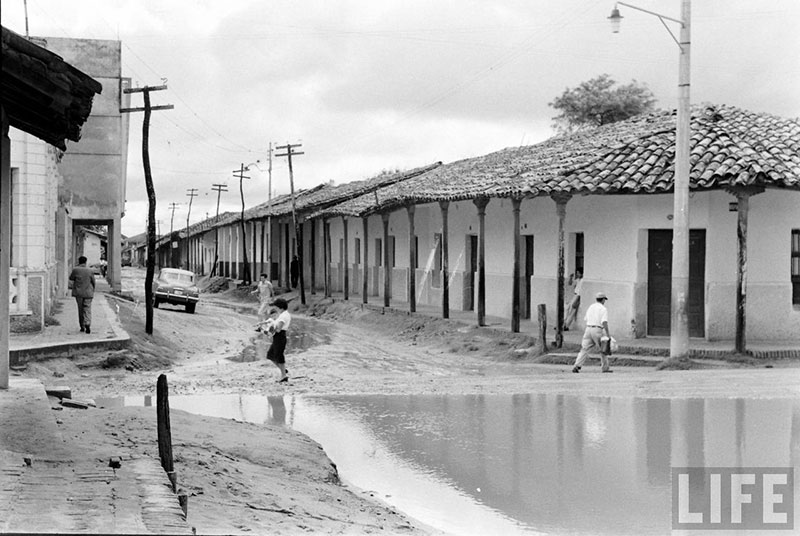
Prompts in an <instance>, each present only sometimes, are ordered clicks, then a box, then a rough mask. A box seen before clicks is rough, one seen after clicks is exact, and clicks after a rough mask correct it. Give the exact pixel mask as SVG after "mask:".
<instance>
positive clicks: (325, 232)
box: [322, 218, 331, 298]
mask: <svg viewBox="0 0 800 536" xmlns="http://www.w3.org/2000/svg"><path fill="white" fill-rule="evenodd" d="M329 225H330V224H329V223H328V220H327V219H325V218H323V219H322V277H323V279H324V280H325V297H326V298H330V297H331V267H330V262H328V259H330V256H331V252H330V243H331V240H330V238H331V231H330V227H329Z"/></svg>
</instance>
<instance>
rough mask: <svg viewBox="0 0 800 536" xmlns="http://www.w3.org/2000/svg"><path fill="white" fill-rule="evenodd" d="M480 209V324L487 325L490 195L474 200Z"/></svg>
mask: <svg viewBox="0 0 800 536" xmlns="http://www.w3.org/2000/svg"><path fill="white" fill-rule="evenodd" d="M472 202H473V203H474V204H475V206H476V207H477V209H478V307H477V309H478V325H479V326H485V325H486V205H488V204H489V198H488V197H478V198H475V199H473V200H472Z"/></svg>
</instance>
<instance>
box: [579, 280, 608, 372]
mask: <svg viewBox="0 0 800 536" xmlns="http://www.w3.org/2000/svg"><path fill="white" fill-rule="evenodd" d="M606 300H608V296H606V294H605V292H598V293H597V295H596V296H595V303H593V304H592V305H590V306H589V308H588V309H586V316H585V317H584V320H585V321H586V330H585V331H584V332H583V340H582V341H581V351H580V352H578V358H577V359H575V366H574V367H572V372H575V373H578V372H580V371H581V367H582V366H583V363H584V361H586V358H587V357H588V355H589V350H591V349H592V348H597V350H599V351H600V364H601V368H600V370H601V372H613V371H612V370H611V368H610V367H609V363H608V356H607V355H606V354H605V353H603V350H602V348H603V347H602V345H601V341H600V339H601V338H602V337H603V334H605V336H606V337H608V338H609V339H611V332H609V331H608V309H606V306H605V303H606Z"/></svg>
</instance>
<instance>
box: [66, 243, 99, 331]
mask: <svg viewBox="0 0 800 536" xmlns="http://www.w3.org/2000/svg"><path fill="white" fill-rule="evenodd" d="M69 280H70V285H72V295H73V296H74V297H75V301H77V302H78V323H79V324H80V326H81V331H82V332H85V333H91V332H92V299H93V298H94V272H93V271H92V269H91V268H87V267H86V257H84V256H82V255H81V256H80V257H78V265H77V266H76V267H74V268H73V269H72V272H71V273H70V274H69Z"/></svg>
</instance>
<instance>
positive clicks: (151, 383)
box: [26, 270, 800, 534]
mask: <svg viewBox="0 0 800 536" xmlns="http://www.w3.org/2000/svg"><path fill="white" fill-rule="evenodd" d="M143 277H144V272H143V271H141V270H127V271H126V272H125V279H124V288H127V289H128V290H130V291H133V293H134V297H135V298H137V299H138V300H139V303H136V302H128V301H125V300H115V301H116V304H117V305H119V315H120V319H121V321H122V323H123V325H124V327H125V329H126V330H127V331H128V333H129V334H130V335H131V338H132V341H133V348H132V349H131V350H130V351H123V352H114V353H108V354H99V355H89V356H83V357H82V358H77V359H71V360H67V359H54V360H50V361H46V362H43V363H37V364H34V365H32V366H31V367H30V368H29V370H28V371H27V372H26V375H29V376H34V377H39V378H45V379H47V378H48V377H51V376H52V375H53V374H54V373H55V374H57V375H62V374H63V378H62V379H60V380H59V383H65V384H68V385H70V386H71V387H72V389H73V392H74V393H75V394H74V396H75V397H84V398H85V397H90V398H95V397H119V396H123V395H142V394H154V392H155V384H156V379H157V377H158V375H159V374H161V373H165V374H166V375H167V377H168V381H169V390H170V393H171V394H192V393H254V394H262V395H324V394H359V393H383V394H390V393H397V394H411V393H417V394H422V393H450V394H460V393H486V394H489V393H505V394H508V393H531V392H537V393H556V392H559V393H569V394H583V395H606V396H648V397H703V396H714V397H720V396H721V397H731V396H744V397H797V396H800V368H798V367H797V366H796V363H775V364H773V366H775V367H776V368H769V369H768V368H763V365H762V366H760V367H743V368H732V369H719V368H717V369H711V370H687V371H661V372H657V371H655V370H654V369H653V368H651V367H635V368H634V367H616V368H615V374H613V375H611V374H602V375H601V374H599V370H598V368H597V367H592V366H589V367H585V368H584V372H583V373H581V374H579V375H578V374H571V373H570V366H569V365H546V364H540V363H538V362H537V360H536V359H534V358H532V357H531V354H530V353H529V352H528V351H527V348H528V346H529V345H530V340H528V339H527V338H525V337H524V336H519V335H514V334H510V333H504V332H499V331H494V330H490V329H485V328H476V327H474V326H466V325H462V324H458V323H455V322H449V321H443V320H440V319H432V318H424V317H420V316H408V315H404V314H385V315H383V314H379V313H375V312H374V311H365V310H362V309H361V308H360V307H359V306H358V305H357V304H341V303H331V302H330V301H324V300H323V301H318V302H315V303H314V304H313V305H312V306H310V307H308V308H301V310H300V311H298V310H297V307H296V301H295V303H294V304H293V307H292V308H291V309H292V310H293V314H294V320H293V323H292V329H291V336H290V339H289V344H288V349H287V367H288V369H289V375H290V378H291V380H290V381H289V383H288V384H280V383H277V382H276V380H277V378H278V373H277V369H276V368H275V367H274V366H273V365H272V364H270V363H268V362H266V361H265V359H264V356H265V353H266V345H267V344H268V341H267V340H266V339H265V337H264V336H262V335H259V334H257V333H256V332H255V331H254V329H253V325H254V321H255V311H256V305H257V304H256V301H255V297H254V296H250V295H249V293H248V292H247V290H231V291H227V292H221V293H217V294H208V293H206V294H203V295H202V299H201V303H200V305H199V306H198V307H197V312H196V314H187V313H186V312H185V311H184V310H183V309H182V308H173V307H170V306H162V307H161V308H160V309H157V310H155V311H154V314H155V317H154V326H155V330H156V332H155V333H154V334H153V335H152V336H150V335H146V334H145V333H144V307H143V305H142V304H141V300H142V299H143V292H142V291H140V290H139V289H141V288H143V285H142V283H143ZM290 297H291V296H290ZM173 414H174V415H173V423H172V429H173V442H174V444H175V447H174V451H175V453H176V465H177V466H178V467H179V472H180V473H181V475H182V476H181V482H182V485H183V486H184V488H185V489H187V490H188V491H189V492H190V494H191V497H190V500H191V503H192V506H191V507H190V508H191V514H190V520H191V522H192V524H194V525H195V526H197V527H198V531H199V532H200V533H206V534H208V533H248V532H250V531H253V532H255V533H263V532H271V533H281V534H294V533H298V534H299V533H308V532H311V533H320V532H324V533H338V534H364V533H378V532H388V533H391V534H396V533H408V534H415V533H424V532H430V531H428V530H427V529H426V528H425V527H422V526H420V525H419V524H418V523H416V522H414V521H413V520H409V519H406V518H405V517H404V516H403V515H401V514H399V513H397V512H395V511H394V510H392V509H391V508H390V507H386V506H382V505H381V504H379V503H377V502H375V500H376V498H375V497H373V496H371V495H372V494H370V493H367V492H363V491H360V490H349V489H347V488H345V487H342V486H339V485H338V484H337V475H336V472H335V470H334V469H333V468H332V467H331V465H330V460H328V459H327V457H326V456H325V454H324V452H322V450H321V449H320V448H319V446H318V445H316V444H315V443H314V442H312V441H311V440H310V439H308V438H306V437H304V436H302V435H300V434H298V433H296V432H293V431H291V430H287V429H284V428H282V427H275V426H270V425H260V426H254V425H249V424H243V423H237V422H232V421H229V420H222V419H212V418H205V417H196V416H192V415H189V414H185V413H183V412H179V411H174V412H173ZM62 420H63V423H62V428H63V431H64V433H65V434H66V435H70V436H71V437H74V438H81V440H83V441H85V442H87V445H89V446H90V447H91V449H93V451H96V452H98V453H100V452H102V454H103V455H106V454H108V452H113V453H114V455H120V454H121V453H122V454H123V455H127V456H142V455H145V456H157V448H156V445H155V442H154V440H153V438H154V437H155V422H154V417H153V415H152V408H117V409H97V410H92V411H91V412H88V413H87V412H84V413H79V412H74V411H73V412H64V413H63V419H62Z"/></svg>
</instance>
